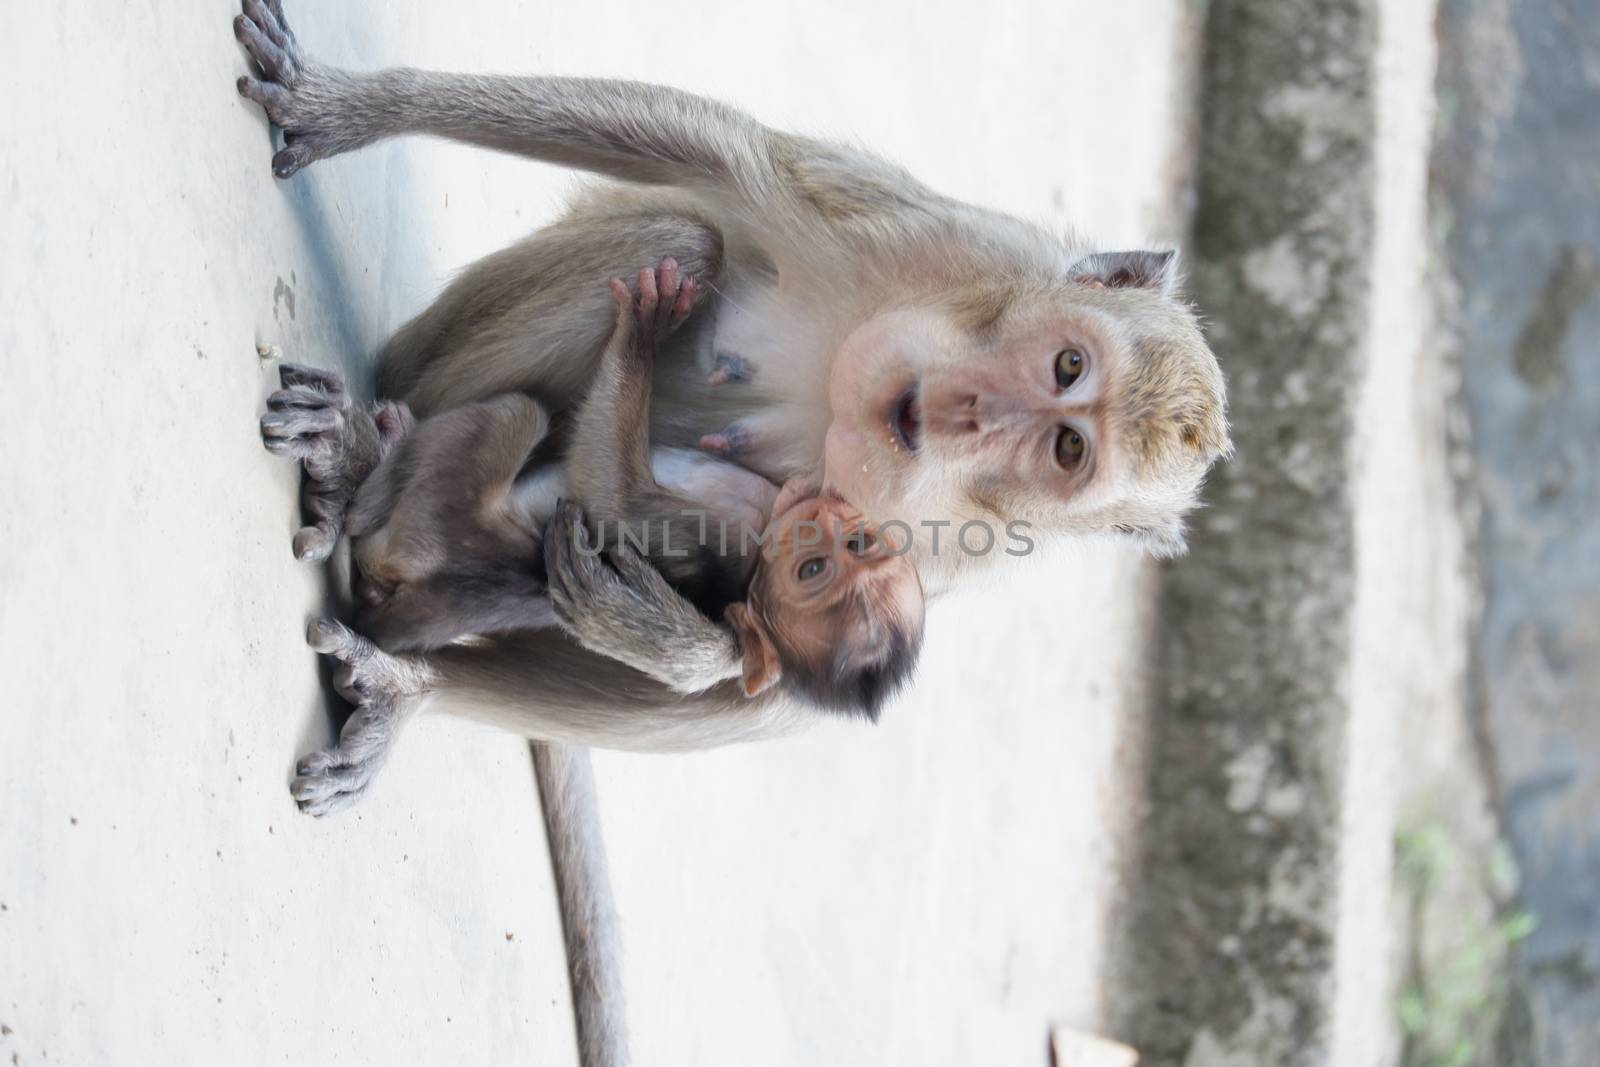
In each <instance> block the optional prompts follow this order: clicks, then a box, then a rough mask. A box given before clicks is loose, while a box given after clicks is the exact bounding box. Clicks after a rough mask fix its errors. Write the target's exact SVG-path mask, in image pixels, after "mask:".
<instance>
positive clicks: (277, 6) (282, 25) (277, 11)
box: [266, 0, 294, 42]
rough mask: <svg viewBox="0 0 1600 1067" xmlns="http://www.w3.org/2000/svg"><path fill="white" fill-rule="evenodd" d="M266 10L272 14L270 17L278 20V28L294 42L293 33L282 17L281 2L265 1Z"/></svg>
mask: <svg viewBox="0 0 1600 1067" xmlns="http://www.w3.org/2000/svg"><path fill="white" fill-rule="evenodd" d="M266 5H267V10H268V11H271V12H272V17H273V18H275V19H277V20H278V28H279V29H280V30H282V31H283V33H284V36H285V37H287V38H288V39H289V40H290V41H291V42H292V41H293V40H294V31H293V30H291V29H290V28H289V20H288V19H286V18H284V17H283V0H266Z"/></svg>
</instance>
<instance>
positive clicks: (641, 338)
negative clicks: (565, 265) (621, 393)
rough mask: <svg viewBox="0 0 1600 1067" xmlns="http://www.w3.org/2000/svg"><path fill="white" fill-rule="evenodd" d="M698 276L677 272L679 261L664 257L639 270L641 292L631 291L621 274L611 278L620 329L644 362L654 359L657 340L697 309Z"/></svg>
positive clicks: (612, 294) (631, 352) (618, 327)
mask: <svg viewBox="0 0 1600 1067" xmlns="http://www.w3.org/2000/svg"><path fill="white" fill-rule="evenodd" d="M694 292H695V280H694V279H693V278H691V277H687V276H684V275H680V274H679V273H678V261H677V260H675V259H673V258H672V257H671V256H668V257H666V258H665V259H663V260H662V261H661V262H660V263H659V264H658V265H657V266H656V268H655V269H654V270H650V269H648V268H646V269H645V270H641V271H640V272H639V292H638V295H637V296H635V295H634V294H633V293H631V292H629V290H628V286H627V283H626V282H624V281H623V280H622V279H621V278H612V279H611V296H612V299H614V300H616V302H617V332H618V334H619V335H621V336H624V337H626V338H627V341H628V343H627V350H628V352H629V353H630V354H631V355H632V356H633V357H634V358H635V359H637V360H640V361H641V362H651V361H653V360H654V359H655V354H656V344H657V342H659V341H660V340H661V339H662V338H663V337H665V336H667V334H669V333H671V332H672V331H673V330H675V329H677V328H678V327H679V326H680V325H682V323H683V320H684V319H687V318H688V317H689V312H690V311H692V310H693V309H694Z"/></svg>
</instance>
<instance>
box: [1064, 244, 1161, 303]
mask: <svg viewBox="0 0 1600 1067" xmlns="http://www.w3.org/2000/svg"><path fill="white" fill-rule="evenodd" d="M1072 276H1073V278H1074V279H1076V280H1078V281H1083V282H1088V283H1089V284H1091V285H1102V286H1105V287H1106V288H1107V289H1154V290H1156V291H1157V292H1159V293H1161V294H1162V295H1163V296H1171V295H1172V294H1173V293H1175V292H1176V291H1177V289H1178V253H1177V250H1176V249H1172V248H1167V249H1162V250H1160V251H1138V252H1096V253H1095V254H1094V255H1092V256H1085V257H1084V258H1083V259H1080V260H1078V262H1076V263H1074V264H1073V265H1072Z"/></svg>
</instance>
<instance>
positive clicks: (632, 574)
mask: <svg viewBox="0 0 1600 1067" xmlns="http://www.w3.org/2000/svg"><path fill="white" fill-rule="evenodd" d="M544 559H545V569H546V571H547V578H548V581H549V583H550V589H549V592H550V602H551V603H552V604H553V605H554V606H555V609H556V615H557V616H558V617H559V618H560V620H561V623H562V625H563V627H564V628H565V629H566V631H567V632H568V633H569V634H571V635H572V637H573V638H574V639H576V640H577V641H578V643H579V644H581V645H583V647H585V648H587V649H589V651H591V652H596V653H599V654H600V655H602V656H608V657H610V658H611V659H614V660H617V661H618V662H621V663H625V664H627V665H628V666H630V667H632V668H634V669H635V670H637V671H640V672H642V673H644V674H647V675H649V676H650V677H652V678H654V679H656V680H657V681H659V682H661V683H662V684H664V685H667V686H670V687H671V688H672V689H674V690H676V691H678V692H680V693H698V692H700V691H701V690H704V689H708V688H710V687H711V686H713V685H715V684H716V683H718V682H720V681H723V680H724V679H728V678H737V677H739V674H740V671H741V669H742V668H741V661H740V657H739V646H738V642H737V640H736V639H735V638H734V636H733V633H732V632H731V631H729V630H728V629H726V628H725V627H722V626H718V625H717V624H716V623H714V622H712V621H711V620H710V619H708V618H706V617H705V616H704V615H702V614H700V612H699V610H697V609H696V608H695V606H694V605H693V604H691V603H689V602H688V601H687V600H685V599H684V598H683V597H682V596H680V595H679V594H678V591H677V590H675V589H673V588H672V586H671V585H669V584H668V583H667V580H666V579H665V578H663V577H662V576H661V574H660V572H659V571H657V570H656V569H655V568H654V567H652V566H651V565H650V562H649V561H648V560H646V559H644V558H643V557H641V556H640V555H639V553H638V552H637V551H636V550H634V549H632V548H630V547H629V546H628V545H627V544H626V543H624V544H621V545H618V546H617V547H616V548H615V549H612V550H610V551H607V552H605V553H603V554H602V552H601V551H600V549H599V546H598V545H596V544H595V542H594V539H593V537H591V535H590V534H589V528H588V525H587V524H586V522H585V520H584V515H583V509H582V508H580V507H578V506H577V505H576V504H572V503H564V504H562V506H561V507H560V508H558V509H557V510H556V514H555V516H554V517H553V518H551V520H550V522H549V524H548V525H547V526H546V527H545V532H544Z"/></svg>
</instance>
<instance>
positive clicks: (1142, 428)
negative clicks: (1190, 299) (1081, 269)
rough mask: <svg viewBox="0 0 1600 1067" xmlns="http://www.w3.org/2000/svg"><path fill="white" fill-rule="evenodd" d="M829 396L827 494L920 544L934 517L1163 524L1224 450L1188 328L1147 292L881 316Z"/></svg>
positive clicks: (1200, 347) (1002, 299) (848, 352)
mask: <svg viewBox="0 0 1600 1067" xmlns="http://www.w3.org/2000/svg"><path fill="white" fill-rule="evenodd" d="M829 390H830V401H831V403H832V407H833V416H834V421H833V425H832V427H831V428H830V430H829V434H828V438H827V444H826V450H825V458H826V480H827V482H828V484H829V485H831V486H833V487H836V488H837V489H838V490H839V491H840V492H841V493H843V494H844V495H845V496H847V497H849V499H851V500H853V501H855V502H856V503H858V504H859V505H860V506H861V507H862V509H863V510H864V511H866V513H867V514H869V515H871V516H872V517H873V518H874V519H876V520H878V521H879V522H888V521H890V520H892V519H899V520H902V521H904V522H906V523H908V524H910V525H911V526H912V527H913V528H914V529H918V540H919V547H925V546H922V545H921V542H923V541H924V536H923V532H922V531H921V530H920V529H919V527H920V525H921V524H922V523H923V522H924V521H926V520H930V519H931V520H950V521H953V522H956V523H958V524H959V523H961V522H963V521H966V520H980V521H990V522H993V521H996V520H998V521H999V522H1001V523H1006V522H1011V521H1014V520H1025V521H1029V522H1032V523H1036V524H1038V525H1040V526H1042V527H1045V528H1047V529H1061V530H1072V531H1076V532H1097V531H1104V530H1108V529H1113V528H1116V529H1121V528H1123V527H1125V526H1126V527H1130V528H1145V527H1149V526H1162V525H1164V524H1165V525H1171V526H1174V527H1175V526H1176V525H1177V524H1178V520H1179V516H1181V514H1182V513H1183V511H1184V510H1186V509H1187V508H1188V507H1189V506H1190V504H1191V503H1192V501H1193V496H1194V493H1195V491H1196V489H1197V487H1198V484H1199V481H1200V478H1201V477H1202V476H1203V474H1204V471H1205V470H1206V468H1207V467H1209V465H1210V463H1211V461H1212V460H1213V459H1214V458H1215V457H1216V455H1217V454H1218V452H1219V446H1217V445H1216V444H1215V443H1214V442H1215V441H1216V440H1218V439H1219V438H1220V439H1221V440H1223V441H1224V442H1225V439H1226V428H1225V426H1224V425H1223V422H1222V403H1223V401H1222V379H1221V375H1220V372H1218V371H1217V369H1216V360H1215V358H1214V357H1213V356H1212V355H1211V352H1210V350H1209V348H1207V347H1206V345H1205V342H1204V340H1203V338H1202V337H1201V336H1200V333H1199V330H1198V327H1197V326H1196V325H1195V323H1194V320H1193V317H1192V315H1190V314H1189V313H1188V311H1187V309H1185V308H1183V307H1182V306H1181V305H1178V304H1176V303H1175V302H1173V301H1172V300H1170V299H1168V298H1165V297H1163V296H1160V295H1159V294H1156V293H1153V292H1149V291H1146V290H1111V289H1105V288H1099V287H1090V286H1083V285H1069V286H1062V287H1057V288H1055V289H1053V290H1037V291H1033V292H1031V293H1030V292H1014V293H1010V294H1003V295H1000V296H996V295H994V294H988V293H984V292H981V291H980V292H978V293H977V294H975V295H967V296H964V297H963V296H958V297H957V298H954V299H952V300H950V301H948V302H946V303H945V304H942V305H940V306H934V307H925V308H913V309H903V310H897V311H892V312H888V313H885V314H883V315H880V316H877V317H875V318H873V319H870V320H868V321H867V322H866V323H864V324H863V325H862V326H861V327H859V328H858V329H857V330H856V331H855V332H854V333H852V334H851V335H850V336H849V337H847V338H846V340H845V342H844V344H843V345H842V346H841V347H840V349H839V351H838V354H837V356H836V358H835V362H834V365H833V367H832V370H831V375H830V379H829ZM1197 426H1198V427H1199V428H1197ZM1173 536H1176V534H1175V533H1174V535H1173Z"/></svg>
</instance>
